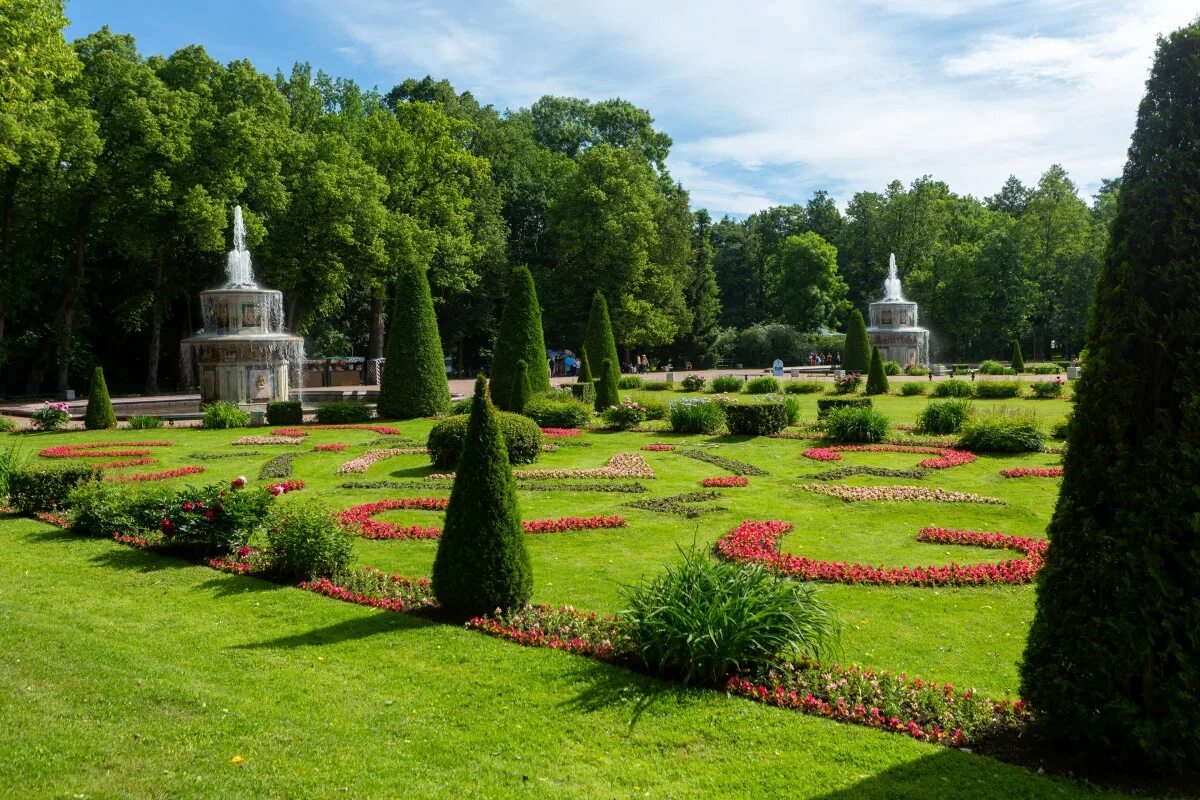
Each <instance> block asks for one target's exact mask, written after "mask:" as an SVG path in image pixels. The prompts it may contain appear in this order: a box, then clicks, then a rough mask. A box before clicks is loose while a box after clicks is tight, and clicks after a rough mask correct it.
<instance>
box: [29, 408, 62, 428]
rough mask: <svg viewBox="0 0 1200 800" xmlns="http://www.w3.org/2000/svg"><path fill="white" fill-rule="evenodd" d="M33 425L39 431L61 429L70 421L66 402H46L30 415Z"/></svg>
mask: <svg viewBox="0 0 1200 800" xmlns="http://www.w3.org/2000/svg"><path fill="white" fill-rule="evenodd" d="M30 417H31V419H32V420H33V427H34V428H36V429H37V430H39V431H61V430H63V429H64V428H66V427H67V423H68V422H70V421H71V412H70V411H69V407H68V406H67V404H66V403H49V402H48V403H46V405H45V407H44V408H39V409H38V410H37V411H35V412H33V414H31V415H30Z"/></svg>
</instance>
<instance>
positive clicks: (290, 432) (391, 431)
mask: <svg viewBox="0 0 1200 800" xmlns="http://www.w3.org/2000/svg"><path fill="white" fill-rule="evenodd" d="M309 431H371V432H372V433H378V434H379V435H380V436H403V435H404V431H401V430H399V429H397V428H393V427H391V426H390V425H305V426H304V427H303V428H276V429H275V430H273V431H271V435H272V436H286V437H288V438H297V437H303V436H308V432H309Z"/></svg>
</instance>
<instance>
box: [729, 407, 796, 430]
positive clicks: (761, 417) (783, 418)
mask: <svg viewBox="0 0 1200 800" xmlns="http://www.w3.org/2000/svg"><path fill="white" fill-rule="evenodd" d="M725 424H726V425H727V426H728V427H729V432H730V433H731V434H733V435H735V436H770V435H771V434H773V433H779V432H780V431H781V430H783V429H784V428H786V427H787V424H788V410H787V406H785V405H784V404H783V403H782V402H767V403H744V404H743V403H730V404H729V405H727V406H725Z"/></svg>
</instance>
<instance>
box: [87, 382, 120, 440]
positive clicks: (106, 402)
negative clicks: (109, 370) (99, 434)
mask: <svg viewBox="0 0 1200 800" xmlns="http://www.w3.org/2000/svg"><path fill="white" fill-rule="evenodd" d="M83 427H85V428H87V429H88V430H89V431H99V430H104V429H106V428H115V427H117V412H115V411H113V404H112V400H111V399H110V398H109V396H108V384H106V383H105V382H104V368H103V367H96V369H95V371H94V372H92V387H91V389H89V390H88V403H87V413H86V414H84V417H83Z"/></svg>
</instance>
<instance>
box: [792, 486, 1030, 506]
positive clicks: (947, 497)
mask: <svg viewBox="0 0 1200 800" xmlns="http://www.w3.org/2000/svg"><path fill="white" fill-rule="evenodd" d="M796 488H797V489H803V490H804V491H806V492H816V493H817V494H824V495H829V496H830V497H836V498H837V499H838V500H842V501H844V502H847V503H857V502H862V501H868V500H870V501H898V502H905V501H910V500H920V501H928V502H932V503H980V504H982V505H992V506H1002V505H1006V503H1005V502H1004V501H1003V500H1001V499H1000V498H998V497H985V496H984V495H981V494H972V493H970V492H952V491H949V490H948V489H941V488H937V489H929V488H927V487H925V486H829V485H826V484H823V483H798V484H796Z"/></svg>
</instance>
